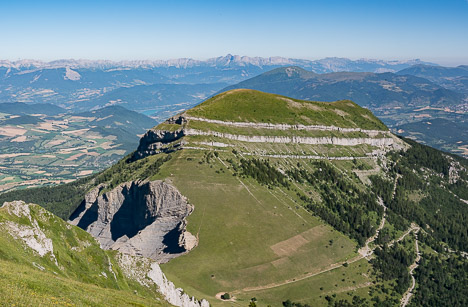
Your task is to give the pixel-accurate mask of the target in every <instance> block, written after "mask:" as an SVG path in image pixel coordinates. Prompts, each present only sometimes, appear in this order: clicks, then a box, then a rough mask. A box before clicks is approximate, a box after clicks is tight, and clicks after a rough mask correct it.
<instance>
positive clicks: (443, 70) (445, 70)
mask: <svg viewBox="0 0 468 307" xmlns="http://www.w3.org/2000/svg"><path fill="white" fill-rule="evenodd" d="M397 74H399V75H413V76H418V77H421V78H426V79H428V80H430V81H432V82H434V83H437V84H439V85H441V86H443V87H445V88H448V89H451V90H454V91H458V92H461V93H465V94H468V65H460V66H458V67H441V66H430V65H421V64H419V65H414V66H411V67H409V68H405V69H403V70H401V71H399V72H397Z"/></svg>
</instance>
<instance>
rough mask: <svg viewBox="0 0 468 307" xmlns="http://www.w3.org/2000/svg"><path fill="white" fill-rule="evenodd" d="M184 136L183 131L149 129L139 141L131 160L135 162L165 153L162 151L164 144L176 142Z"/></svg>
mask: <svg viewBox="0 0 468 307" xmlns="http://www.w3.org/2000/svg"><path fill="white" fill-rule="evenodd" d="M184 135H185V131H184V130H183V129H180V130H176V131H166V130H157V129H150V130H148V131H147V132H146V133H145V135H144V136H143V137H142V138H141V139H140V144H139V145H138V149H137V150H136V151H135V153H134V154H133V156H132V160H134V161H135V160H138V159H142V158H144V157H147V156H151V155H154V154H156V153H158V152H161V151H165V150H163V146H164V145H165V144H168V143H171V142H174V141H177V140H178V139H180V138H182V137H183V136H184Z"/></svg>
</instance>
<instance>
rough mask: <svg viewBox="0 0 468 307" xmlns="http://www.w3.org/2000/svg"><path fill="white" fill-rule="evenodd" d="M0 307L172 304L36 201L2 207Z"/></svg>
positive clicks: (85, 234) (0, 230)
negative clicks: (144, 285)
mask: <svg viewBox="0 0 468 307" xmlns="http://www.w3.org/2000/svg"><path fill="white" fill-rule="evenodd" d="M0 232H1V235H0V276H1V280H2V282H1V283H0V297H1V303H0V305H2V306H3V305H5V306H15V305H16V306H52V305H59V306H170V305H169V304H168V303H167V302H165V301H164V299H163V298H162V297H161V295H160V294H158V293H157V292H156V289H155V288H153V289H151V288H147V287H143V286H142V285H140V284H139V283H138V282H136V281H134V280H131V279H128V278H126V277H125V276H124V274H123V273H122V270H121V269H120V267H119V264H118V263H117V261H116V259H115V257H114V256H115V255H116V254H115V253H113V252H108V251H103V250H102V249H101V248H100V247H99V244H98V243H97V242H96V240H95V239H94V238H93V237H91V235H89V234H88V233H87V232H85V231H84V230H82V229H80V228H78V227H75V226H71V225H69V224H67V223H66V222H65V221H63V220H62V219H60V218H58V217H56V216H55V215H53V214H51V213H50V212H48V211H46V210H45V209H43V208H41V207H40V206H38V205H33V204H25V203H22V202H14V203H6V204H5V205H4V206H3V207H0Z"/></svg>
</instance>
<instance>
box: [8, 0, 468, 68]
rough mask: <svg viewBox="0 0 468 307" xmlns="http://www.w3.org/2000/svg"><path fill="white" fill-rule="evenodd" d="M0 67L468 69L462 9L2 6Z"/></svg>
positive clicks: (279, 4) (465, 9)
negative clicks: (235, 57) (198, 62)
mask: <svg viewBox="0 0 468 307" xmlns="http://www.w3.org/2000/svg"><path fill="white" fill-rule="evenodd" d="M0 34H1V36H0V37H1V38H0V59H9V60H16V59H24V58H34V59H42V60H53V59H62V58H87V59H111V60H125V59H169V58H179V57H191V58H197V59H206V58H209V57H215V56H220V55H225V54H227V53H231V54H239V55H249V56H264V57H268V56H284V57H294V58H307V59H319V58H324V57H334V56H336V57H348V58H352V59H357V58H379V59H413V58H420V59H423V60H428V61H434V62H437V63H441V64H445V65H459V64H468V1H467V0H432V1H431V0H426V1H419V0H405V1H401V0H389V1H387V0H373V1H364V0H362V1H360V0H352V1H351V0H348V1H344V0H323V1H312V0H309V1H294V0H289V1H274V0H271V1H255V0H251V1H221V0H219V1H201V0H200V1H195V0H192V1H177V0H172V1H169V0H167V1H140V0H134V1H119V0H115V1H107V0H94V1H87V0H84V1H67V0H60V1H48V0H43V1H21V0H15V1H5V0H3V1H0Z"/></svg>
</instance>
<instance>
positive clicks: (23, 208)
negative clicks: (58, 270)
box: [2, 201, 58, 266]
mask: <svg viewBox="0 0 468 307" xmlns="http://www.w3.org/2000/svg"><path fill="white" fill-rule="evenodd" d="M30 206H31V204H27V203H25V202H24V201H13V202H6V203H4V204H3V206H2V208H5V209H6V210H7V211H8V213H9V214H11V215H15V216H17V217H19V218H22V217H25V218H27V219H28V220H29V224H30V225H25V224H19V223H15V222H12V221H5V223H4V224H5V226H6V230H7V231H8V233H9V234H10V235H11V236H12V237H13V238H15V239H17V240H21V241H23V243H24V244H26V245H27V246H28V247H29V248H31V249H32V250H34V251H35V252H36V253H37V254H38V255H39V256H41V257H44V256H46V255H48V256H49V257H50V260H51V261H53V262H54V263H55V265H56V266H58V263H57V259H56V257H55V254H54V245H53V243H52V240H51V239H50V238H48V237H47V236H46V235H45V233H44V231H43V230H42V229H41V227H40V226H39V223H38V222H37V220H36V219H35V218H33V217H32V216H31V210H30ZM38 210H39V214H42V215H45V214H49V213H48V212H46V210H44V209H42V208H39V209H38Z"/></svg>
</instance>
